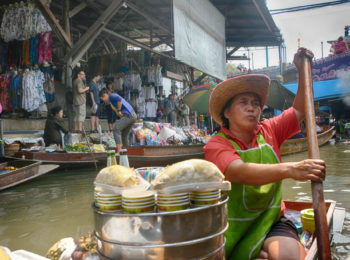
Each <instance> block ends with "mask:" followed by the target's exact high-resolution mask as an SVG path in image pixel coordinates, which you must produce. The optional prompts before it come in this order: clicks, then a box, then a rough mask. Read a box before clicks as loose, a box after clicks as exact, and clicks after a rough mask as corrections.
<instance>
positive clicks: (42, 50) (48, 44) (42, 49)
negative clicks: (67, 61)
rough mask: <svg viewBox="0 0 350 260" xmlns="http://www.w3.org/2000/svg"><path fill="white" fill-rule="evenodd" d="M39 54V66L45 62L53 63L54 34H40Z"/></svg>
mask: <svg viewBox="0 0 350 260" xmlns="http://www.w3.org/2000/svg"><path fill="white" fill-rule="evenodd" d="M38 52H39V54H38V62H39V64H42V63H44V62H45V61H47V62H52V32H45V33H42V34H40V36H39V46H38Z"/></svg>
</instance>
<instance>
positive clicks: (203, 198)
mask: <svg viewBox="0 0 350 260" xmlns="http://www.w3.org/2000/svg"><path fill="white" fill-rule="evenodd" d="M190 197H191V203H192V204H193V205H194V206H198V207H201V206H205V205H213V204H216V203H218V202H219V201H220V197H221V192H220V190H210V191H192V192H191V195H190Z"/></svg>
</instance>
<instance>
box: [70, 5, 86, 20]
mask: <svg viewBox="0 0 350 260" xmlns="http://www.w3.org/2000/svg"><path fill="white" fill-rule="evenodd" d="M85 7H87V3H86V2H85V1H84V2H82V3H80V4H78V5H77V6H76V7H74V8H73V9H72V10H70V11H69V18H72V17H73V16H74V15H76V14H77V13H79V12H80V11H81V10H83V9H84V8H85Z"/></svg>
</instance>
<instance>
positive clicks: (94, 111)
mask: <svg viewBox="0 0 350 260" xmlns="http://www.w3.org/2000/svg"><path fill="white" fill-rule="evenodd" d="M100 78H101V77H100V75H94V76H93V78H92V80H91V81H90V84H89V86H90V97H91V101H92V108H91V118H90V126H91V131H96V130H97V128H98V125H99V124H100V122H99V117H100V109H101V108H100V97H99V89H98V86H97V82H98V81H99V80H100Z"/></svg>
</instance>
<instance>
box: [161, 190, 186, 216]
mask: <svg viewBox="0 0 350 260" xmlns="http://www.w3.org/2000/svg"><path fill="white" fill-rule="evenodd" d="M157 205H158V211H159V212H167V211H178V210H184V209H188V208H189V207H190V196H189V194H188V193H174V194H166V193H158V195H157Z"/></svg>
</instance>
